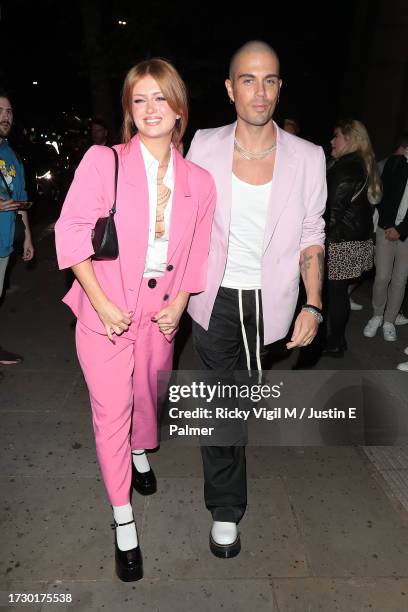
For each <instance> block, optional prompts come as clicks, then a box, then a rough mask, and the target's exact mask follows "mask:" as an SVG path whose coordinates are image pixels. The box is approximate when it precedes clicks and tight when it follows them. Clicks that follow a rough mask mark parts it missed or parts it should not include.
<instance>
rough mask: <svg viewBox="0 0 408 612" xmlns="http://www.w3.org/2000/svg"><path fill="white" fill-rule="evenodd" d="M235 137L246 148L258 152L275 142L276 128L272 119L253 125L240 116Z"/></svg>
mask: <svg viewBox="0 0 408 612" xmlns="http://www.w3.org/2000/svg"><path fill="white" fill-rule="evenodd" d="M235 138H236V139H237V140H238V141H239V144H240V145H242V146H243V147H244V148H245V149H248V150H249V151H253V152H254V153H256V152H260V151H264V150H265V149H267V148H268V147H270V146H272V145H273V144H275V142H276V128H275V126H274V124H273V122H272V121H269V122H268V123H266V124H265V125H251V124H250V123H246V122H245V121H242V120H241V119H240V118H239V117H238V119H237V128H236V130H235Z"/></svg>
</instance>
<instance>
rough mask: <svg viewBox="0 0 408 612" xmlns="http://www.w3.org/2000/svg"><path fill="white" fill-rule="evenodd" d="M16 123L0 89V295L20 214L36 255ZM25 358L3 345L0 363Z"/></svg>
mask: <svg viewBox="0 0 408 612" xmlns="http://www.w3.org/2000/svg"><path fill="white" fill-rule="evenodd" d="M12 125H13V108H12V105H11V101H10V96H9V94H8V93H7V92H5V91H0V173H1V176H0V297H1V295H2V293H3V287H4V278H5V274H6V269H7V265H8V263H9V260H10V255H11V254H12V252H13V242H14V235H15V227H16V220H17V215H21V217H22V219H23V223H24V245H23V260H24V261H30V260H31V259H32V258H33V257H34V247H33V241H32V239H31V231H30V224H29V221H28V213H27V211H22V210H19V209H20V207H21V202H25V201H27V199H28V198H27V193H26V190H25V180H24V168H23V164H22V163H21V161H20V160H19V158H18V157H17V155H16V154H15V152H14V151H13V149H12V148H11V147H10V145H9V143H8V141H7V138H8V135H9V133H10V130H11V127H12ZM22 360H23V357H22V356H21V355H18V354H17V353H12V352H11V351H7V350H6V349H4V348H2V347H0V365H15V364H17V363H20V362H21V361H22Z"/></svg>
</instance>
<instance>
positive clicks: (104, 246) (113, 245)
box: [92, 147, 119, 261]
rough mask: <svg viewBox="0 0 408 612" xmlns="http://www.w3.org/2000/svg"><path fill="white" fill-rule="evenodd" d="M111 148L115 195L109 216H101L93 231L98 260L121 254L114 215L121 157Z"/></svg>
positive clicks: (95, 254) (109, 258)
mask: <svg viewBox="0 0 408 612" xmlns="http://www.w3.org/2000/svg"><path fill="white" fill-rule="evenodd" d="M110 148H111V149H112V151H113V154H114V156H115V197H114V201H113V206H112V208H111V209H110V211H109V215H108V216H107V217H99V219H98V220H97V222H96V224H95V227H94V229H93V231H92V246H93V249H94V251H95V252H94V254H93V255H92V259H96V260H97V261H100V260H107V261H109V260H112V259H117V257H118V255H119V245H118V236H117V233H116V227H115V220H114V215H115V213H116V192H117V188H118V170H119V159H118V154H117V151H116V150H115V149H114V148H113V147H110Z"/></svg>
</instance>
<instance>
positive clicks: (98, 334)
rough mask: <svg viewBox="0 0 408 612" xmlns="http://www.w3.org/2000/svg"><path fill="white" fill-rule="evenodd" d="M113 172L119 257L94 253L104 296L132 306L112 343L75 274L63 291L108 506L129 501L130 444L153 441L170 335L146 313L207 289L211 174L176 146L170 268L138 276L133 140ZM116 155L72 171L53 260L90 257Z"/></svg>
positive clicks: (144, 225)
mask: <svg viewBox="0 0 408 612" xmlns="http://www.w3.org/2000/svg"><path fill="white" fill-rule="evenodd" d="M115 148H116V149H117V151H118V153H119V179H118V192H117V212H116V215H115V224H116V230H117V234H118V242H119V257H118V259H116V260H114V261H93V267H94V271H95V275H96V277H97V279H98V282H99V284H100V286H101V288H102V290H103V291H104V293H105V294H106V296H107V297H108V298H109V299H110V300H111V301H112V302H113V303H114V304H116V305H117V306H118V307H119V308H121V309H122V310H123V311H125V312H130V313H131V319H132V323H131V325H130V327H129V330H128V332H125V333H124V334H122V335H121V336H117V337H116V338H115V344H112V343H111V342H110V340H109V339H108V338H107V336H106V335H105V329H104V327H103V325H102V322H101V321H100V319H99V317H98V315H97V313H96V311H95V310H94V308H93V307H92V305H91V303H90V302H89V299H88V297H87V295H86V293H85V291H84V290H83V289H82V287H81V286H80V284H79V283H78V281H75V282H74V284H73V286H72V288H71V289H70V291H69V292H68V293H67V295H66V296H65V297H64V300H63V301H64V302H65V303H66V304H67V305H68V306H70V308H71V309H72V311H73V312H74V314H75V315H76V316H77V318H78V324H77V330H76V343H77V351H78V357H79V361H80V363H81V367H82V369H83V372H84V376H85V379H86V382H87V385H88V389H89V393H90V399H91V405H92V416H93V426H94V432H95V441H96V449H97V454H98V460H99V463H100V466H101V471H102V474H103V477H104V482H105V486H106V488H107V491H108V495H109V498H110V501H111V503H112V505H123V504H126V503H127V502H128V501H129V491H130V485H131V453H130V449H131V448H154V447H156V446H157V445H158V442H159V440H158V431H157V384H156V381H157V372H158V370H169V369H171V364H172V356H173V342H172V340H173V338H174V335H175V334H174V333H173V334H172V335H171V336H164V335H163V334H162V333H161V332H160V330H159V328H158V325H157V323H153V322H152V321H151V317H152V315H153V314H155V313H157V312H158V311H159V310H160V309H162V308H164V307H165V306H166V305H169V304H171V303H172V302H173V300H174V299H175V297H176V296H177V294H178V293H179V292H180V291H187V292H189V293H198V292H200V291H203V290H204V289H205V287H206V272H207V258H208V252H209V244H210V233H211V224H212V218H213V213H214V206H215V186H214V182H213V180H212V178H211V176H210V174H209V173H208V172H207V171H205V170H203V169H202V168H200V167H198V166H196V165H195V164H193V163H192V162H188V161H186V160H184V159H183V157H182V156H181V155H180V154H179V153H178V152H177V151H176V150H175V148H173V155H174V176H175V188H174V194H173V205H172V212H171V226H170V239H169V248H168V254H167V269H166V272H165V274H164V275H163V276H161V277H158V278H157V279H147V278H143V272H144V266H145V259H146V251H147V241H148V229H149V197H148V187H147V178H146V173H145V166H144V162H143V158H142V154H141V150H140V144H139V138H138V136H135V137H133V138H132V140H131V141H130V143H129V144H128V145H117V146H116V147H115ZM113 177H114V156H113V153H112V151H110V150H109V148H107V147H100V146H93V147H91V148H90V149H89V151H88V152H87V153H86V154H85V156H84V158H83V160H82V161H81V163H80V165H79V166H78V169H77V171H76V173H75V178H74V181H73V183H72V185H71V187H70V190H69V192H68V194H67V197H66V200H65V202H64V206H63V208H62V212H61V216H60V218H59V219H58V221H57V223H56V225H55V238H56V248H57V257H58V263H59V267H60V268H61V269H63V268H68V267H71V266H73V265H75V264H77V263H80V262H81V261H84V260H85V259H87V258H89V257H90V256H91V255H93V253H94V250H93V248H92V241H91V233H92V229H93V228H94V226H95V223H96V220H97V219H98V218H99V217H101V216H106V215H107V213H108V210H109V208H110V206H111V204H112V202H113V190H114V179H113Z"/></svg>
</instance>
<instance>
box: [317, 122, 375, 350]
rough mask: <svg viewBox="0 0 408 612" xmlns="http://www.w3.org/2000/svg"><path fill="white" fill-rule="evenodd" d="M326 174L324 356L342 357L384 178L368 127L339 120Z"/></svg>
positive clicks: (370, 257) (366, 264)
mask: <svg viewBox="0 0 408 612" xmlns="http://www.w3.org/2000/svg"><path fill="white" fill-rule="evenodd" d="M331 147H332V157H333V160H332V163H331V164H329V165H328V171H327V191H328V195H327V205H326V235H327V251H326V254H327V277H328V280H327V286H326V289H327V302H326V304H327V327H326V341H325V346H324V349H323V352H324V353H325V354H327V355H331V356H336V357H341V356H343V354H344V351H345V350H346V348H347V342H346V337H345V331H346V325H347V321H348V317H349V313H350V300H349V293H348V287H349V285H350V284H351V283H355V282H356V281H357V280H358V279H359V278H360V276H361V274H362V273H363V272H364V271H366V270H369V269H371V268H372V267H373V250H374V247H373V240H372V234H373V221H372V217H373V205H374V204H378V202H379V201H380V199H381V195H382V189H381V179H380V176H379V174H378V170H377V164H376V161H375V156H374V152H373V149H372V146H371V142H370V138H369V135H368V133H367V130H366V128H365V126H364V125H363V124H362V123H361V122H360V121H357V120H355V119H348V120H341V121H338V122H337V124H336V126H335V129H334V136H333V139H332V140H331Z"/></svg>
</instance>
